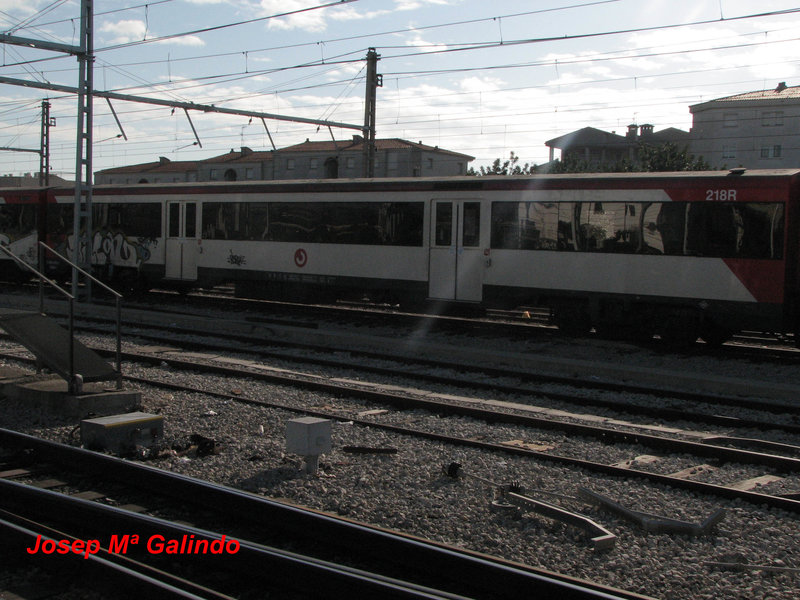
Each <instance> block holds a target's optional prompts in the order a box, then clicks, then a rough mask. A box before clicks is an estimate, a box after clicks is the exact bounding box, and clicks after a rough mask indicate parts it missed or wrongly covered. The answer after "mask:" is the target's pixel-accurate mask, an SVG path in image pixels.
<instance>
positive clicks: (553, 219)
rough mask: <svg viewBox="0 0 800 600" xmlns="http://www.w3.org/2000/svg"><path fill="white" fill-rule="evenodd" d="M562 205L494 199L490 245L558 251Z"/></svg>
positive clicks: (504, 247)
mask: <svg viewBox="0 0 800 600" xmlns="http://www.w3.org/2000/svg"><path fill="white" fill-rule="evenodd" d="M559 210H560V209H559V205H558V204H555V203H549V202H548V203H543V202H493V203H492V235H491V242H490V244H491V247H492V248H498V249H506V250H555V249H556V247H557V244H558V237H559Z"/></svg>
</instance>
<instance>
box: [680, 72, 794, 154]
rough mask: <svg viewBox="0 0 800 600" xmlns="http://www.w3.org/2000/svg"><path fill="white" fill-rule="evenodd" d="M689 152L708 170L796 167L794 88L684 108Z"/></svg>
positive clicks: (723, 99)
mask: <svg viewBox="0 0 800 600" xmlns="http://www.w3.org/2000/svg"><path fill="white" fill-rule="evenodd" d="M689 111H690V112H691V113H692V129H691V134H692V144H691V152H692V153H693V154H696V155H698V156H702V157H703V158H704V159H705V160H706V161H707V162H709V163H710V164H711V165H712V167H715V168H733V167H745V168H748V169H776V168H794V167H799V166H800V143H798V141H800V138H798V135H799V134H800V86H794V87H788V86H787V85H786V83H784V82H781V83H780V84H778V86H777V87H776V88H775V89H770V90H761V91H757V92H746V93H744V94H736V95H733V96H727V97H725V98H718V99H716V100H711V101H709V102H703V103H701V104H695V105H693V106H690V107H689Z"/></svg>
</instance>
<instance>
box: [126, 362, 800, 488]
mask: <svg viewBox="0 0 800 600" xmlns="http://www.w3.org/2000/svg"><path fill="white" fill-rule="evenodd" d="M124 357H125V358H127V359H129V360H132V361H138V362H142V361H150V362H156V363H166V364H167V365H168V366H170V367H173V368H178V369H182V370H203V371H204V372H206V373H218V374H221V375H226V376H236V377H247V378H251V379H257V380H261V381H268V382H270V383H275V384H279V385H287V386H292V387H304V388H306V389H313V390H315V391H321V392H327V393H331V394H346V395H348V396H351V397H354V398H359V399H361V400H367V401H371V402H378V403H383V404H390V405H392V406H397V407H400V408H406V409H420V408H421V409H424V410H429V411H431V412H435V413H438V414H448V415H458V416H467V417H472V418H475V419H480V420H482V421H486V422H488V423H507V424H514V425H523V426H527V427H535V428H539V429H547V430H555V431H562V432H565V433H568V434H573V435H580V436H585V437H592V438H597V439H600V440H601V441H603V442H613V443H618V444H623V443H625V444H639V445H642V446H648V447H650V448H657V449H659V450H664V451H668V452H683V453H688V454H693V455H695V456H703V457H706V458H713V459H717V460H722V461H727V462H738V463H743V464H757V465H763V466H766V467H770V468H774V469H778V470H780V471H784V472H792V471H798V472H800V458H791V457H786V456H779V455H775V454H766V453H763V452H754V451H752V450H742V449H739V448H730V447H727V446H720V445H716V444H711V443H700V442H692V441H687V440H679V439H674V438H665V437H659V436H655V435H649V434H644V433H637V432H631V431H622V430H617V429H610V428H608V427H598V426H593V425H582V424H579V423H570V422H567V421H560V420H554V419H545V418H542V417H535V416H530V415H518V414H511V413H507V412H496V411H493V410H488V409H485V408H477V407H472V406H463V405H458V404H452V403H449V402H443V401H439V400H433V399H429V398H418V397H412V396H408V395H402V394H395V393H389V392H382V391H374V390H369V389H364V388H360V387H353V386H348V385H342V384H339V383H329V382H326V381H319V380H308V379H300V378H295V377H288V376H285V375H279V374H274V373H260V372H254V371H247V370H242V369H237V368H234V367H226V366H221V365H209V364H205V363H193V362H190V361H185V360H180V359H174V358H169V357H165V356H158V357H154V356H148V355H144V354H138V353H133V352H125V353H124ZM717 439H718V440H719V439H721V438H720V436H717ZM783 449H786V447H784V448H783Z"/></svg>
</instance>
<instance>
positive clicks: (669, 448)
mask: <svg viewBox="0 0 800 600" xmlns="http://www.w3.org/2000/svg"><path fill="white" fill-rule="evenodd" d="M123 356H124V358H125V359H126V360H128V361H131V362H137V363H145V362H149V363H150V364H152V365H160V366H162V367H168V368H169V369H171V370H172V371H174V370H182V371H203V372H205V373H206V374H208V373H215V374H217V375H220V376H221V377H224V378H237V379H255V380H259V381H266V382H269V383H270V384H274V385H280V386H285V387H300V388H303V389H311V390H314V391H317V392H324V393H325V394H328V395H330V396H332V397H339V398H350V399H354V400H356V401H357V402H356V405H355V407H354V408H352V409H350V410H344V411H342V410H341V409H340V410H337V411H324V410H311V409H309V408H308V407H307V406H295V407H290V406H287V405H285V404H283V403H274V402H262V401H258V400H254V399H247V398H242V397H241V396H240V395H230V394H226V395H224V397H226V398H227V399H229V400H232V401H236V402H248V403H255V404H258V405H262V406H270V407H273V408H281V409H287V408H288V409H289V410H293V411H295V412H300V413H303V414H309V415H313V416H316V417H320V418H326V419H334V420H339V421H353V422H356V423H359V424H362V425H364V426H369V427H375V428H381V429H385V430H387V431H391V432H394V433H400V434H403V435H409V436H415V437H421V438H426V439H432V440H436V441H442V442H446V443H448V444H451V445H455V446H470V447H475V448H481V449H485V450H491V451H501V452H504V453H511V454H517V455H524V456H529V457H532V458H536V459H538V460H545V461H547V462H555V463H559V464H566V465H570V466H577V467H581V468H585V469H589V470H591V471H593V472H596V473H603V474H607V475H617V476H627V477H638V478H643V479H647V480H649V481H652V482H657V483H662V484H667V485H670V486H673V487H676V488H679V489H686V490H690V491H694V492H697V493H705V494H712V495H716V496H719V497H724V498H738V499H742V500H746V501H749V502H754V503H763V504H767V505H769V506H772V507H775V508H781V509H783V510H788V511H792V512H800V502H798V500H796V499H795V498H798V497H800V493H797V492H800V477H797V475H798V474H800V446H796V445H791V444H784V443H777V442H771V441H769V440H765V439H753V438H742V437H736V436H725V435H715V434H709V433H706V432H697V431H689V430H680V429H677V428H668V427H664V426H662V427H659V428H651V427H645V429H646V430H647V431H648V432H647V433H645V432H642V431H641V430H639V429H641V428H642V427H643V426H641V425H637V424H635V423H631V422H623V421H616V424H617V425H619V426H620V427H619V428H611V427H610V426H609V424H608V421H609V420H608V419H605V418H603V419H597V418H594V417H590V418H588V419H587V418H586V415H581V414H578V413H571V414H570V413H565V412H563V411H559V414H558V415H557V418H556V417H555V416H549V417H548V416H544V415H546V414H547V413H548V412H549V413H551V414H552V412H553V411H536V410H533V409H532V408H531V407H530V406H526V405H522V404H515V403H512V402H499V401H481V400H480V399H478V398H474V397H468V396H459V397H456V396H453V395H452V394H445V395H437V394H435V393H430V392H425V393H424V394H420V393H419V392H418V391H411V390H407V391H398V390H397V386H395V385H392V386H388V388H387V387H383V386H378V385H364V383H363V382H356V381H343V380H338V381H329V380H327V379H326V378H320V377H319V376H317V375H313V376H304V375H303V374H302V373H300V372H292V373H287V372H285V371H274V370H272V369H267V370H266V372H265V370H263V369H253V368H244V367H241V366H231V365H230V364H221V363H215V361H214V360H213V357H212V356H211V355H209V356H208V360H204V361H197V360H182V359H177V358H170V357H169V356H165V355H164V354H163V353H157V354H144V353H131V352H126V353H124V354H123ZM6 357H7V358H14V357H15V355H6ZM127 379H128V380H129V381H135V382H137V383H140V384H146V385H149V386H156V387H162V388H164V387H166V388H169V389H172V390H179V391H184V392H192V393H209V392H208V390H202V389H197V388H192V387H189V386H185V385H178V384H172V383H169V382H167V381H159V380H158V379H152V378H141V377H137V378H131V377H128V378H127ZM415 392H416V393H415ZM364 403H367V404H364ZM385 407H391V408H392V409H394V410H399V411H414V410H424V411H427V413H428V414H430V415H439V416H449V417H462V418H463V417H468V418H471V419H474V420H476V421H478V422H483V423H488V424H504V425H513V426H517V427H519V428H521V429H522V430H524V431H525V433H524V434H522V435H525V436H527V437H542V432H557V437H551V441H552V445H553V446H554V447H556V446H557V447H560V448H561V449H562V452H561V453H560V454H559V453H556V452H554V451H553V449H549V450H547V451H537V450H532V449H530V448H526V447H525V446H524V444H521V445H520V446H519V447H514V446H512V445H509V444H502V443H498V442H497V441H491V440H490V441H479V440H476V439H474V437H471V436H461V437H459V436H452V435H444V434H440V433H437V432H436V431H435V428H434V429H433V430H430V429H428V430H426V429H421V428H418V427H404V426H401V425H397V424H394V423H383V422H381V421H380V420H379V419H376V418H369V419H358V418H357V416H355V415H357V414H359V413H363V412H364V411H369V410H374V411H379V410H381V409H382V408H385ZM433 421H435V420H433ZM598 421H599V422H598ZM433 425H434V426H435V422H434V423H433ZM658 429H660V430H661V432H662V433H661V435H655V434H653V433H652V431H655V430H658ZM667 433H669V435H667ZM575 436H580V437H581V438H584V439H594V440H597V442H596V443H597V444H600V445H601V446H609V445H617V446H621V447H623V448H624V450H623V453H628V454H630V453H631V452H633V455H632V456H630V455H629V456H627V457H626V456H625V454H623V455H621V456H618V457H617V458H618V459H619V460H616V461H615V462H613V463H604V462H599V461H597V460H586V459H583V458H578V457H575V456H570V453H577V452H576V451H575V450H570V449H569V446H570V441H569V440H570V439H572V438H573V437H575ZM628 446H632V447H633V450H629V449H628ZM741 446H745V447H749V448H758V451H754V450H752V449H747V448H742V447H741ZM585 452H587V451H586V450H585V449H581V450H580V453H585ZM588 453H589V455H590V456H591V455H592V453H593V452H592V451H588ZM596 453H598V454H601V452H600V451H599V450H597V451H596ZM653 453H660V454H663V455H669V454H681V455H684V458H683V461H671V462H673V463H674V464H675V465H676V468H675V469H674V470H672V471H670V472H667V473H665V472H663V471H664V469H665V468H666V469H667V470H668V471H669V468H668V467H665V466H664V464H665V463H666V464H669V463H670V461H666V460H662V459H659V458H658V457H657V456H654V454H653ZM642 457H646V458H642ZM688 457H694V458H688ZM686 460H689V463H688V464H685V465H684V462H685V461H686ZM704 461H705V462H704ZM709 462H710V463H712V464H711V465H709V464H708V463H709ZM729 464H733V465H737V466H738V465H752V466H753V468H754V469H756V470H755V471H753V473H752V476H751V477H749V478H748V479H747V480H746V481H743V480H740V479H736V480H735V481H733V482H730V484H727V485H720V484H717V483H711V482H708V481H706V482H702V481H696V480H694V479H692V477H696V476H698V474H700V475H701V476H702V474H703V473H705V474H706V475H708V474H713V476H714V478H715V479H719V478H722V479H723V480H724V479H725V475H724V472H725V468H726V466H727V465H729ZM648 465H649V466H650V470H648V469H647V468H644V467H647V466H648ZM680 465H683V466H682V467H681V468H677V466H680ZM653 468H655V470H653ZM777 474H780V475H777ZM733 477H734V478H737V477H738V475H734V476H733ZM777 481H782V485H784V486H789V488H790V490H792V491H790V492H788V494H775V495H772V494H764V493H760V492H753V491H751V490H752V489H754V488H756V487H761V486H762V485H763V484H764V483H774V482H777Z"/></svg>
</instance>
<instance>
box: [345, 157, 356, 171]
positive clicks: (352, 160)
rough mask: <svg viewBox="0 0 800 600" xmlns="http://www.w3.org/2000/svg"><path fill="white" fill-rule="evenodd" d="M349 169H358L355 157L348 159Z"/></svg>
mask: <svg viewBox="0 0 800 600" xmlns="http://www.w3.org/2000/svg"><path fill="white" fill-rule="evenodd" d="M347 168H348V169H355V168H356V159H355V157H354V156H348V157H347Z"/></svg>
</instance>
